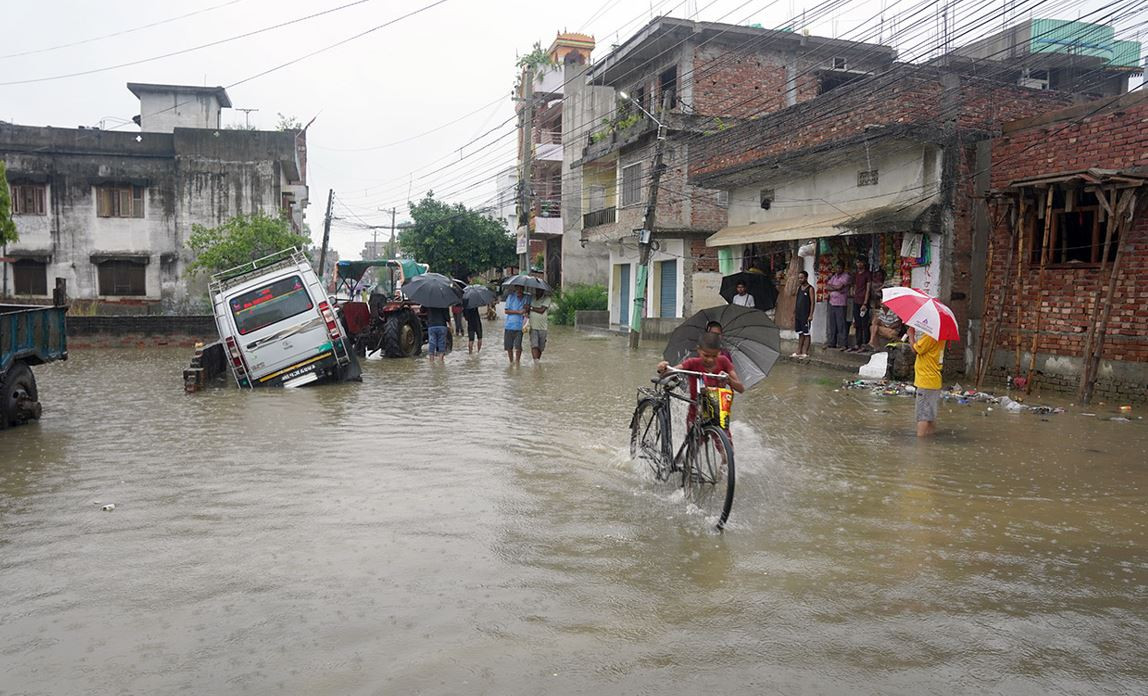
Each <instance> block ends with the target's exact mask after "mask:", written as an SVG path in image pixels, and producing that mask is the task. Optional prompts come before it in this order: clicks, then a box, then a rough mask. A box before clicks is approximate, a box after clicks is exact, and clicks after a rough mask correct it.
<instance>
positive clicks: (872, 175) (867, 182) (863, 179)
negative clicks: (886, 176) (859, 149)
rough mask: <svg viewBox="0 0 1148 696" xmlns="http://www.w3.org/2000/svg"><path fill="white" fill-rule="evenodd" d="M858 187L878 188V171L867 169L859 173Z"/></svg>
mask: <svg viewBox="0 0 1148 696" xmlns="http://www.w3.org/2000/svg"><path fill="white" fill-rule="evenodd" d="M857 185H858V186H876V185H877V170H876V169H865V170H862V171H859V172H857Z"/></svg>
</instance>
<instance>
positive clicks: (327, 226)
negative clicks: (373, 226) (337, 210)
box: [319, 189, 335, 280]
mask: <svg viewBox="0 0 1148 696" xmlns="http://www.w3.org/2000/svg"><path fill="white" fill-rule="evenodd" d="M334 202H335V189H327V215H326V216H324V217H323V246H322V248H321V249H320V250H319V279H320V280H322V279H323V267H324V266H325V265H326V264H327V243H328V242H330V241H331V205H332V204H333V203H334Z"/></svg>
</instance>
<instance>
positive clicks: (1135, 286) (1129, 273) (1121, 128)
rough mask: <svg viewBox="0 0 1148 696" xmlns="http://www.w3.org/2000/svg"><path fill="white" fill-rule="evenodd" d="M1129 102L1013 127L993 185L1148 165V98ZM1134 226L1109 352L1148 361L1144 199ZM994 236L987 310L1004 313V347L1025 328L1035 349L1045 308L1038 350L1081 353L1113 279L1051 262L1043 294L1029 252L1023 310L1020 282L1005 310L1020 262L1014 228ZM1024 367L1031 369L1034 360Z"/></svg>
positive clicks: (998, 143)
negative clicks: (1012, 243)
mask: <svg viewBox="0 0 1148 696" xmlns="http://www.w3.org/2000/svg"><path fill="white" fill-rule="evenodd" d="M1141 96H1142V97H1143V96H1148V95H1141ZM1127 101H1131V102H1132V103H1128V104H1125V105H1121V106H1118V107H1115V108H1109V109H1104V110H1102V111H1100V112H1098V113H1095V114H1093V115H1087V113H1088V110H1084V112H1083V113H1081V108H1080V107H1077V108H1075V109H1070V110H1068V112H1070V113H1067V115H1066V117H1065V118H1056V117H1055V116H1050V117H1047V118H1045V119H1043V121H1044V122H1043V123H1038V124H1033V125H1027V126H1025V127H1023V128H1020V129H1012V128H1010V127H1008V126H1006V129H1005V131H1006V133H1005V135H1004V136H1003V137H1000V138H997V139H995V140H994V141H993V143H992V185H993V187H994V188H1000V187H1003V186H1006V185H1008V183H1009V182H1010V181H1014V180H1016V179H1021V178H1026V177H1033V176H1039V175H1042V174H1056V173H1060V172H1068V171H1074V170H1081V169H1088V168H1101V169H1118V170H1122V169H1128V168H1131V167H1137V166H1140V167H1143V166H1148V98H1140V99H1138V100H1131V99H1130V100H1127ZM1077 114H1079V115H1077ZM1022 125H1024V124H1022ZM1145 194H1148V191H1146V192H1145ZM1145 194H1142V195H1145ZM1128 232H1129V234H1130V237H1129V239H1130V240H1135V243H1134V244H1132V245H1131V246H1130V247H1128V248H1127V253H1126V256H1125V258H1124V260H1123V261H1122V268H1121V271H1120V273H1119V274H1118V276H1117V285H1116V292H1115V294H1114V295H1113V302H1114V304H1113V308H1112V314H1111V319H1110V321H1109V324H1108V333H1107V339H1106V341H1105V345H1104V352H1103V358H1104V359H1107V360H1117V361H1124V362H1135V363H1148V313H1146V312H1145V307H1148V287H1145V286H1144V284H1143V283H1144V279H1145V278H1148V211H1146V210H1145V208H1144V207H1143V205H1141V206H1140V207H1139V209H1138V217H1137V219H1136V221H1135V223H1134V224H1133V225H1132V226H1131V227H1130V228H1129V229H1128ZM992 234H993V244H994V246H995V249H996V251H995V253H994V256H993V263H992V267H991V268H990V269H989V273H990V274H991V275H992V276H993V279H994V286H995V287H994V288H993V289H992V291H991V292H990V293H989V296H988V297H987V298H986V307H985V316H986V319H987V320H988V321H989V322H993V321H995V320H996V319H997V317H998V316H1000V317H1002V319H1003V321H1002V324H1001V328H1000V331H999V334H998V336H997V343H996V346H997V347H998V348H1002V349H1006V350H1009V351H1015V345H1016V336H1017V331H1018V328H1019V331H1020V336H1021V349H1022V350H1024V351H1027V350H1028V349H1029V347H1030V345H1031V341H1032V331H1033V329H1034V328H1035V325H1036V321H1037V312H1038V311H1039V314H1040V324H1041V326H1040V334H1039V339H1038V340H1039V348H1038V352H1040V353H1046V354H1052V355H1057V356H1068V357H1074V358H1079V357H1081V356H1082V354H1083V350H1084V345H1083V343H1084V336H1085V331H1086V327H1087V326H1088V322H1089V317H1090V316H1091V310H1092V302H1093V299H1094V298H1095V296H1096V292H1097V289H1098V288H1099V287H1100V285H1101V284H1102V283H1103V282H1104V280H1105V277H1102V276H1101V275H1100V269H1099V267H1098V266H1096V265H1091V264H1065V265H1059V266H1049V267H1048V268H1047V269H1046V270H1045V277H1044V288H1043V290H1042V291H1041V292H1040V293H1039V294H1038V292H1037V286H1038V275H1039V264H1032V263H1029V262H1028V259H1027V258H1026V259H1025V261H1024V263H1023V264H1022V270H1021V274H1020V277H1019V280H1020V291H1019V307H1020V312H1019V313H1018V311H1017V301H1018V293H1017V290H1016V287H1015V286H1014V287H1013V288H1012V289H1011V290H1010V291H1009V293H1008V295H1007V296H1006V297H1005V298H1004V304H1003V312H1002V311H1001V310H1000V308H1001V307H1002V305H1001V295H1000V293H1001V289H1000V286H1001V282H1002V280H1003V279H1004V278H1005V277H1006V274H1007V275H1008V276H1012V275H1015V273H1016V264H1015V261H1014V264H1013V268H1011V269H1008V270H1007V271H1006V269H1005V264H1006V261H1007V259H1006V257H1007V255H1008V243H1009V239H1008V237H1009V231H1008V228H1007V226H1006V225H1001V226H998V227H996V228H995V229H994V230H993V232H992ZM1018 324H1019V327H1018ZM1024 367H1026V368H1027V364H1025V365H1024ZM1098 393H1103V390H1099V392H1098Z"/></svg>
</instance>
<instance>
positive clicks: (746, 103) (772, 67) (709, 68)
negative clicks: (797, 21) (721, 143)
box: [693, 45, 786, 118]
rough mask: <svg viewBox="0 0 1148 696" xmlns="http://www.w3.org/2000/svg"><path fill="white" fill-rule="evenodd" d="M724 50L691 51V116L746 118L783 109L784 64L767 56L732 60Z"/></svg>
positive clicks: (707, 47)
mask: <svg viewBox="0 0 1148 696" xmlns="http://www.w3.org/2000/svg"><path fill="white" fill-rule="evenodd" d="M731 55H732V54H731V51H730V49H728V48H723V47H720V46H709V45H707V46H700V47H698V48H697V49H695V51H694V76H695V78H694V101H693V106H694V112H695V113H697V114H701V115H704V116H711V115H721V116H731V117H735V118H748V117H750V116H752V115H754V114H758V113H762V112H767V113H768V112H772V111H777V110H780V109H784V108H785V84H786V76H785V64H784V62H783V61H782V60H781V59H780V58H779V57H774V56H772V55H770V54H753V55H745V56H739V57H736V58H732V60H731Z"/></svg>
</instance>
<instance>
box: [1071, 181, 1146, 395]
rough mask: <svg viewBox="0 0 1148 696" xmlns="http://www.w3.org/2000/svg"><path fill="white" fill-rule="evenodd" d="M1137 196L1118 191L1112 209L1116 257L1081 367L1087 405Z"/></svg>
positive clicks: (1129, 235) (1094, 379) (1127, 241)
mask: <svg viewBox="0 0 1148 696" xmlns="http://www.w3.org/2000/svg"><path fill="white" fill-rule="evenodd" d="M1136 195H1137V190H1136V189H1125V190H1124V191H1122V192H1121V195H1120V202H1119V204H1118V205H1115V206H1113V208H1114V209H1115V212H1116V218H1117V219H1116V230H1115V234H1116V236H1117V237H1119V240H1118V241H1117V243H1116V258H1115V259H1113V261H1112V269H1111V270H1110V271H1109V274H1108V287H1107V289H1106V290H1105V293H1104V306H1103V308H1102V309H1101V314H1100V325H1099V326H1097V328H1096V338H1095V346H1094V348H1093V350H1092V354H1091V356H1090V358H1089V361H1088V364H1087V365H1085V366H1084V371H1085V373H1086V375H1087V381H1086V382H1085V383H1084V395H1083V398H1082V399H1081V401H1082V403H1088V402H1089V401H1091V400H1092V391H1093V389H1094V388H1095V386H1096V374H1097V372H1098V371H1099V369H1100V356H1101V355H1102V354H1103V353H1104V339H1105V336H1106V334H1107V332H1108V320H1109V318H1110V317H1111V315H1112V297H1113V295H1114V294H1115V293H1116V278H1117V276H1118V275H1119V274H1120V266H1121V262H1122V261H1123V260H1124V256H1125V252H1126V250H1127V249H1129V248H1130V247H1131V246H1132V239H1131V237H1132V234H1131V233H1132V229H1133V226H1132V224H1131V222H1132V220H1133V219H1134V218H1135V216H1136V215H1135V213H1136Z"/></svg>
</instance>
